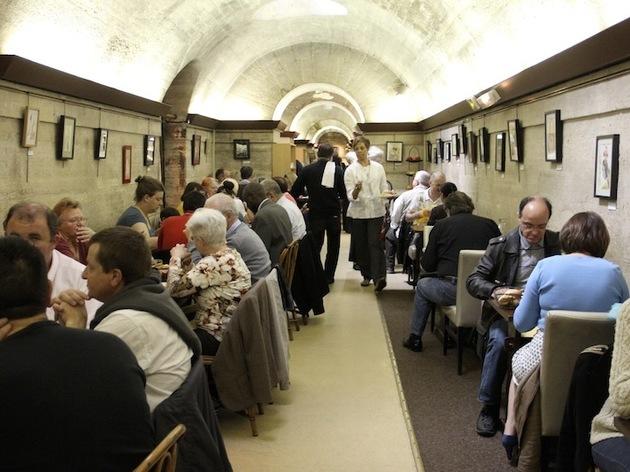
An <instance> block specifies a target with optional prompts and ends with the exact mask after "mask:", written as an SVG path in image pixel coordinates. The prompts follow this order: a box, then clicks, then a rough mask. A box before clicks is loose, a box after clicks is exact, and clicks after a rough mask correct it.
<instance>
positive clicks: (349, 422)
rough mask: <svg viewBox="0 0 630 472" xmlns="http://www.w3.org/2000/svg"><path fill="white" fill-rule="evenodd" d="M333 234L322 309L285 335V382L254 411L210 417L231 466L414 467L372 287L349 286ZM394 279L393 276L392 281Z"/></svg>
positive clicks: (399, 471) (355, 278) (351, 278)
mask: <svg viewBox="0 0 630 472" xmlns="http://www.w3.org/2000/svg"><path fill="white" fill-rule="evenodd" d="M349 241H350V239H349V236H348V235H343V237H342V249H341V255H340V257H339V259H340V261H339V267H338V268H337V274H336V282H335V284H334V285H332V286H331V289H332V291H331V293H330V294H329V295H328V296H327V297H326V299H325V304H326V310H327V312H326V314H325V315H322V316H319V317H315V318H311V319H310V322H309V324H308V326H304V327H302V329H301V331H300V332H299V333H295V340H294V341H293V342H291V343H290V349H291V383H292V385H291V389H289V390H288V391H285V392H281V391H275V392H274V404H273V405H267V406H266V407H265V414H264V415H263V416H259V417H257V423H258V428H259V433H260V435H259V436H258V437H257V438H254V437H252V436H251V433H250V429H249V423H248V421H247V419H246V418H243V417H241V416H237V415H233V414H227V415H222V416H221V418H220V421H221V429H222V432H223V437H224V439H225V442H226V446H227V448H228V453H229V455H230V459H231V461H232V465H233V467H234V470H235V471H238V472H240V471H244V472H247V471H274V472H276V471H277V472H280V471H363V472H366V471H367V472H370V471H379V472H380V471H395V472H404V471H417V470H419V471H422V470H423V469H422V465H421V463H420V460H419V458H418V454H417V446H416V445H415V439H413V435H411V434H410V433H409V430H408V428H407V422H406V420H405V410H404V406H403V405H401V398H402V395H399V389H398V384H397V382H398V379H397V376H396V374H395V367H394V365H393V364H392V360H391V357H390V353H389V345H388V338H387V336H386V334H385V332H384V325H383V323H382V321H381V315H380V313H379V310H378V306H377V303H376V296H375V294H374V290H373V286H370V287H367V288H363V287H360V286H359V282H360V280H361V278H360V276H359V274H358V272H355V271H353V270H352V267H351V265H350V263H348V262H347V261H346V260H347V254H348V244H349ZM399 277H400V276H395V277H394V278H399ZM392 282H394V280H392Z"/></svg>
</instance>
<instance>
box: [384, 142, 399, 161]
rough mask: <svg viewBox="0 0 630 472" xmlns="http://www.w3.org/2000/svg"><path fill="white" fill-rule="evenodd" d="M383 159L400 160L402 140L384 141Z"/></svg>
mask: <svg viewBox="0 0 630 472" xmlns="http://www.w3.org/2000/svg"><path fill="white" fill-rule="evenodd" d="M385 160H386V161H387V162H402V160H403V142H402V141H386V142H385Z"/></svg>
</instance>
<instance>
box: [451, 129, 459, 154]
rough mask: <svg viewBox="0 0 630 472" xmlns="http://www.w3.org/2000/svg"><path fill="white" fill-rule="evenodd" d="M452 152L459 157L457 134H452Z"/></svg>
mask: <svg viewBox="0 0 630 472" xmlns="http://www.w3.org/2000/svg"><path fill="white" fill-rule="evenodd" d="M451 153H452V155H453V156H454V157H455V159H459V137H458V135H457V134H452V135H451Z"/></svg>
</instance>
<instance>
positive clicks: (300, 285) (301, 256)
mask: <svg viewBox="0 0 630 472" xmlns="http://www.w3.org/2000/svg"><path fill="white" fill-rule="evenodd" d="M328 291H329V290H328V284H327V283H326V275H325V274H324V268H323V267H322V260H321V258H320V257H319V253H318V252H317V248H316V247H315V243H314V242H313V237H312V236H311V233H306V236H304V237H303V238H302V239H301V240H300V247H299V249H298V255H297V262H296V264H295V274H294V275H293V282H292V283H291V293H292V294H293V299H294V300H295V304H296V305H297V307H298V309H299V310H300V312H301V313H305V314H306V313H308V312H309V311H310V310H313V313H314V314H316V315H320V314H322V313H324V311H325V310H324V297H325V296H326V295H327V294H328Z"/></svg>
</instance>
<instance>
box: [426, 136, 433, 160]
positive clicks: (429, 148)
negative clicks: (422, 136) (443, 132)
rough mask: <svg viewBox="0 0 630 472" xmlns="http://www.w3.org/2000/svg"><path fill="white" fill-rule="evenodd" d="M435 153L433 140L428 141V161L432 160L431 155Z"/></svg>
mask: <svg viewBox="0 0 630 472" xmlns="http://www.w3.org/2000/svg"><path fill="white" fill-rule="evenodd" d="M432 155H433V145H432V144H431V141H427V161H431V156H432Z"/></svg>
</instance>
